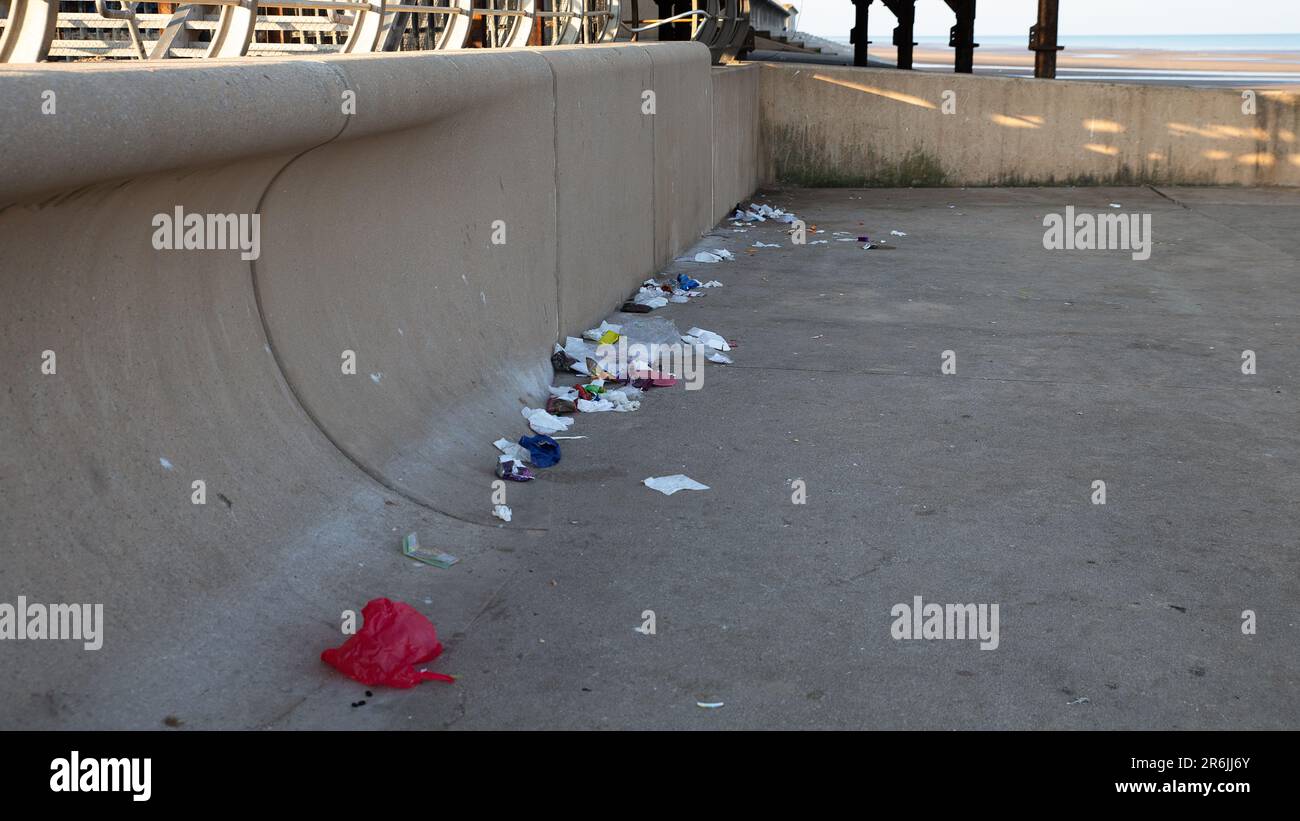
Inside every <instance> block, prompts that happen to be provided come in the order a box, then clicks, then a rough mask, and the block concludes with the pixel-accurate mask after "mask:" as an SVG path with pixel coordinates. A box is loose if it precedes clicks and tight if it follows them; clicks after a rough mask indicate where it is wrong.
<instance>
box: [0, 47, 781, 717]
mask: <svg viewBox="0 0 1300 821" xmlns="http://www.w3.org/2000/svg"><path fill="white" fill-rule="evenodd" d="M754 71H756V69H755V70H754ZM753 82H754V77H753V71H749V70H740V71H736V70H730V71H727V72H713V71H711V69H710V67H709V55H708V52H707V50H706V49H705V48H704V47H703V46H701V45H698V44H668V43H665V44H648V45H644V46H642V45H618V46H607V47H583V48H581V49H562V48H561V49H546V50H524V51H521V50H511V51H501V52H490V51H481V52H468V53H458V54H414V55H385V56H379V57H338V58H329V59H322V60H292V61H289V60H285V61H238V62H233V61H232V62H229V63H227V62H224V61H215V62H205V63H203V64H193V63H176V64H163V65H148V66H138V65H127V64H99V65H89V66H87V65H78V66H43V67H41V68H39V69H36V70H32V69H21V70H5V71H3V72H0V109H3V110H4V111H5V112H6V116H5V118H4V120H3V122H0V141H3V143H4V144H5V145H6V153H5V159H4V160H3V163H4V164H3V166H2V167H0V209H2V210H0V323H2V324H3V328H2V329H0V353H2V355H3V358H4V362H5V363H6V367H5V376H4V380H3V390H0V419H3V423H2V424H3V428H4V431H3V433H4V435H3V438H2V439H0V550H2V551H3V564H2V566H0V602H9V603H11V604H12V603H16V600H17V597H18V596H25V597H26V598H27V600H28V601H33V602H46V603H51V602H86V603H91V602H93V603H102V604H103V605H104V612H105V622H106V639H105V648H104V650H102V651H99V652H88V651H85V650H83V649H82V646H81V644H80V643H79V642H52V641H50V642H42V641H5V642H3V643H0V654H2V657H0V692H3V693H4V694H5V695H6V696H7V697H6V699H5V704H4V706H3V707H0V726H3V727H6V728H13V727H23V726H61V725H63V724H64V723H65V722H67V723H68V724H69V725H70V726H78V727H93V726H140V725H143V726H156V722H157V720H158V718H159V717H160V711H164V712H165V709H166V707H165V705H167V704H176V703H186V704H190V705H205V704H206V705H207V707H206V708H204V707H201V706H196V707H195V708H194V709H195V711H196V712H194V713H192V715H193V717H194V719H195V721H196V722H197V723H199V724H200V725H201V724H202V723H203V721H204V719H205V718H206V719H207V720H208V721H210V722H219V723H220V724H221V725H222V726H247V725H257V724H260V723H262V722H265V721H269V720H270V719H271V718H273V717H274V715H273V714H274V713H275V711H276V710H277V709H280V708H286V709H287V708H288V707H289V706H290V704H291V702H292V694H290V693H287V692H284V688H283V678H284V676H285V675H295V674H303V675H317V676H319V675H321V671H320V670H319V669H318V668H319V664H318V663H317V662H316V661H315V658H314V656H313V654H312V652H310V649H309V648H310V646H312V641H313V640H312V639H308V640H306V641H304V635H315V636H317V637H320V636H324V637H325V639H324V640H326V641H330V640H331V639H330V638H329V637H330V636H332V637H334V639H337V636H338V631H337V623H336V622H334V621H331V619H333V616H332V615H330V614H333V613H337V612H338V610H339V603H340V602H351V603H353V605H354V606H356V607H359V606H360V604H361V603H363V602H364V601H365V599H366V598H369V597H370V596H372V595H380V594H386V595H391V596H393V597H394V598H401V597H402V596H403V595H413V590H414V588H413V587H409V586H405V587H404V584H405V583H403V582H402V581H400V580H394V579H393V578H391V569H390V571H389V573H388V574H387V575H385V574H384V573H383V572H381V571H379V570H377V569H374V568H371V569H367V568H366V567H365V562H364V561H358V559H359V558H361V557H364V555H365V554H366V553H369V554H370V555H373V551H374V549H375V548H376V545H378V546H379V547H378V549H379V550H381V551H383V552H388V551H396V549H397V544H398V541H399V538H400V532H401V531H404V530H407V529H419V530H420V531H421V534H422V540H423V541H425V543H428V544H445V545H449V546H455V547H456V548H457V550H458V551H459V552H461V553H462V554H463V553H465V552H467V551H473V550H475V549H478V548H481V547H484V546H490V545H492V544H494V543H505V542H509V543H513V542H515V541H517V540H519V539H520V538H524V537H525V536H523V535H521V531H520V530H518V529H515V530H511V531H503V530H500V529H498V528H496V527H492V526H489V525H490V524H492V523H493V520H492V519H491V518H490V517H489V516H488V512H489V511H490V509H491V505H490V503H489V502H488V499H489V494H490V487H489V485H490V482H491V481H492V478H493V477H492V476H491V473H490V470H491V467H492V464H493V460H494V449H493V448H492V445H491V443H492V441H493V440H494V439H496V438H498V437H500V436H507V437H511V438H514V437H517V436H519V435H520V434H521V433H522V432H523V430H524V427H523V420H522V417H521V416H520V415H519V410H520V408H521V407H522V406H523V405H524V404H530V405H533V406H537V405H539V404H540V403H541V402H542V401H543V398H544V396H545V386H546V385H547V384H548V383H549V380H550V365H549V362H548V360H547V357H548V355H549V352H550V348H551V345H552V343H553V342H554V341H555V340H556V339H557V338H559V337H562V336H564V335H566V334H571V333H576V332H578V331H580V330H581V329H582V328H585V327H588V326H589V325H590V324H592V323H594V322H595V321H597V320H598V319H599V318H600V317H601V316H603V315H604V314H605V313H607V312H608V311H609V310H611V309H613V308H614V307H616V306H617V304H618V303H619V302H620V301H621V300H622V299H623V298H624V297H625V295H626V294H627V293H628V292H629V291H631V290H634V288H635V285H636V283H637V282H638V281H639V280H640V279H642V278H644V277H645V276H648V275H651V274H653V273H654V272H655V271H656V270H657V269H658V267H659V266H660V265H662V264H663V263H664V262H665V261H666V260H667V259H669V258H670V257H671V256H673V255H674V254H676V253H678V252H679V251H680V250H681V249H682V248H684V247H685V246H687V245H689V244H691V243H693V242H694V241H695V240H696V239H697V238H698V236H699V234H700V232H701V231H703V230H706V229H707V228H708V227H709V226H711V225H712V224H713V222H714V221H715V220H716V219H717V218H718V217H719V216H721V215H722V213H724V212H725V211H726V210H727V209H728V208H729V207H730V206H731V205H732V204H734V202H735V201H736V199H737V198H738V197H739V196H743V195H745V194H748V193H749V192H750V191H752V190H753V188H754V186H755V184H756V181H757V174H758V168H757V157H756V154H755V155H754V156H753V159H752V160H744V161H742V162H740V163H737V162H734V161H730V160H729V162H728V164H727V166H726V167H725V168H721V169H719V168H718V167H716V160H715V157H714V154H713V152H712V151H711V149H710V146H711V133H712V131H713V129H714V117H713V115H712V111H713V105H714V97H715V94H717V95H719V96H725V97H726V98H727V99H729V100H732V101H733V102H732V103H730V104H732V105H738V103H736V102H734V99H735V98H737V97H738V95H743V94H745V93H750V94H751V96H752V92H750V91H748V89H752V87H753V86H752V84H753ZM645 91H653V92H654V103H655V110H654V114H653V115H648V114H646V113H643V104H644V95H643V92H645ZM46 92H53V96H52V97H51V96H50V95H49V94H46ZM50 99H53V100H54V101H55V110H54V113H52V114H46V113H42V104H43V103H44V102H47V101H48V100H50ZM349 101H354V102H355V113H350V112H346V111H345V107H346V105H347V104H348V103H349ZM749 111H750V112H751V116H752V119H751V120H748V121H746V122H745V123H741V124H736V123H729V125H728V127H729V128H732V129H735V130H736V131H737V132H738V136H737V139H738V140H740V139H742V137H741V136H739V135H740V132H744V136H743V140H748V141H749V142H750V143H751V144H754V145H756V143H757V120H756V118H757V108H756V105H754V104H753V103H751V104H750V107H749ZM737 192H739V193H737ZM721 194H725V196H721V198H719V197H720V195H721ZM177 207H180V208H182V209H183V213H185V214H204V215H206V214H236V215H240V214H244V215H251V214H258V215H260V249H259V250H260V254H258V255H257V257H256V258H255V259H248V260H245V259H241V255H240V252H239V251H238V250H233V249H227V250H158V249H156V248H155V247H154V243H153V238H154V234H155V222H154V220H155V218H156V215H159V214H165V215H173V214H174V213H175V209H176V208H177ZM494 238H495V239H497V240H500V239H502V238H504V242H494V241H493V240H494ZM47 351H48V352H53V354H54V359H53V363H54V365H55V371H54V372H53V373H45V372H43V365H45V366H46V369H48V364H47V363H49V362H50V358H49V357H48V355H47V354H46V352H47ZM345 352H352V353H354V354H355V361H356V373H355V374H345V373H344V372H343V367H342V363H343V359H344V356H345ZM196 480H201V481H202V482H203V483H204V486H205V491H206V497H207V498H206V504H203V505H198V504H194V503H193V501H192V494H193V493H194V485H193V483H194V482H195V481H196ZM512 504H513V501H512ZM359 545H365V546H366V549H365V551H360V550H359V549H358V546H359ZM453 552H455V551H453ZM492 562H493V560H492V559H491V558H490V557H486V556H485V557H484V558H483V559H482V560H481V561H480V562H479V563H478V566H479V570H480V572H481V573H490V571H491V570H492V567H493V565H492ZM388 566H389V567H390V568H391V566H392V565H391V564H389V565H388ZM381 584H382V585H383V586H382V587H380V586H379V585H381ZM431 584H432V585H433V586H434V587H435V588H437V586H438V585H440V584H443V581H442V578H439V577H432V576H427V575H426V576H424V577H423V582H422V585H423V586H422V587H420V588H419V589H420V591H422V594H424V593H427V591H428V590H429V589H430V585H431ZM446 595H447V596H450V597H454V596H456V595H460V594H458V593H457V592H456V591H455V590H454V589H452V588H450V587H448V588H447V589H446ZM456 604H457V603H456V602H451V603H449V604H448V607H453V606H455V605H456ZM463 604H464V605H465V608H469V606H470V605H469V604H468V603H463ZM313 631H314V633H313ZM199 671H202V673H201V675H200V674H197V673H198V672H199ZM56 682H57V684H56ZM258 686H262V687H264V688H266V689H267V690H270V691H274V692H277V693H281V696H282V697H281V698H280V699H279V700H278V701H277V698H275V697H272V698H269V699H265V698H264V699H261V700H260V701H259V702H258V703H257V704H256V705H255V704H254V703H253V702H251V701H249V700H248V699H242V700H241V699H239V698H236V697H234V695H233V694H230V695H221V693H222V692H223V689H226V688H236V687H238V688H250V687H252V688H256V687H258ZM164 695H165V697H163V696H164ZM204 709H208V710H210V711H211V712H210V714H209V715H207V716H204V715H203V710H204ZM146 717H147V718H146Z"/></svg>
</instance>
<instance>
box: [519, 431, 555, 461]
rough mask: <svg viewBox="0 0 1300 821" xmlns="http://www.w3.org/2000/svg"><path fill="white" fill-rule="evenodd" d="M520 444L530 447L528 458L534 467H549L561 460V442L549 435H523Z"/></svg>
mask: <svg viewBox="0 0 1300 821" xmlns="http://www.w3.org/2000/svg"><path fill="white" fill-rule="evenodd" d="M519 444H520V445H522V446H524V447H525V448H527V449H528V458H529V461H531V462H532V463H533V466H534V467H539V468H548V467H550V466H551V465H554V464H558V463H559V461H560V443H559V442H557V441H555V440H554V439H552V438H551V437H549V436H544V435H542V434H538V435H537V436H523V437H520V439H519Z"/></svg>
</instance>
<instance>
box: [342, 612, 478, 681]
mask: <svg viewBox="0 0 1300 821" xmlns="http://www.w3.org/2000/svg"><path fill="white" fill-rule="evenodd" d="M361 618H362V625H361V629H360V630H358V631H357V632H356V633H355V634H353V635H352V636H350V637H348V640H347V641H345V642H343V644H342V645H340V646H338V647H331V648H330V649H328V650H326V651H324V652H323V653H321V654H320V657H321V661H324V662H325V663H326V664H329V665H330V666H332V667H334V669H336V670H338V671H339V672H340V673H342V674H343V675H345V676H348V677H349V678H351V679H354V680H356V681H359V682H361V683H362V684H366V685H369V686H372V687H373V686H375V685H378V684H386V685H388V686H390V687H401V688H410V687H414V686H415V685H417V684H419V683H420V682H422V681H455V680H456V679H454V678H452V677H451V676H448V675H444V674H443V673H430V672H428V671H425V670H416V669H415V665H417V664H424V663H427V662H430V661H433V660H434V659H436V658H437V657H438V656H440V655H441V654H442V643H441V642H440V641H438V631H437V630H436V629H434V626H433V622H431V621H429V620H428V619H427V618H425V616H424V615H423V614H422V613H420V612H419V611H418V610H416V609H415V608H414V607H412V606H411V605H409V604H405V603H403V602H395V601H392V600H390V599H385V598H379V599H371V600H370V601H369V602H367V603H366V606H365V607H364V608H362V610H361Z"/></svg>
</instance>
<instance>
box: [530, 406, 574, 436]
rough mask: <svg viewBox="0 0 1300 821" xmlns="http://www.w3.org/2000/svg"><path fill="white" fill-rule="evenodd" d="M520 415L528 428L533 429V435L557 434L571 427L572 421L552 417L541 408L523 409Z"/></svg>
mask: <svg viewBox="0 0 1300 821" xmlns="http://www.w3.org/2000/svg"><path fill="white" fill-rule="evenodd" d="M520 413H521V414H523V417H524V418H525V419H527V420H528V427H530V428H532V429H533V433H541V434H551V433H558V432H559V431H562V430H568V429H569V428H570V426H572V425H573V420H572V419H566V418H564V417H561V416H552V415H551V414H549V413H547V412H546V411H545V410H543V409H542V408H524V409H523V410H522V411H520Z"/></svg>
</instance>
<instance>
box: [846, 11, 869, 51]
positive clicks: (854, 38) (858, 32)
mask: <svg viewBox="0 0 1300 821" xmlns="http://www.w3.org/2000/svg"><path fill="white" fill-rule="evenodd" d="M870 5H871V0H853V7H854V8H853V28H852V29H850V30H849V42H850V43H852V44H853V65H855V66H865V65H866V64H867V46H868V45H870V44H871V41H870V40H868V39H867V7H868V6H870Z"/></svg>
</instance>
